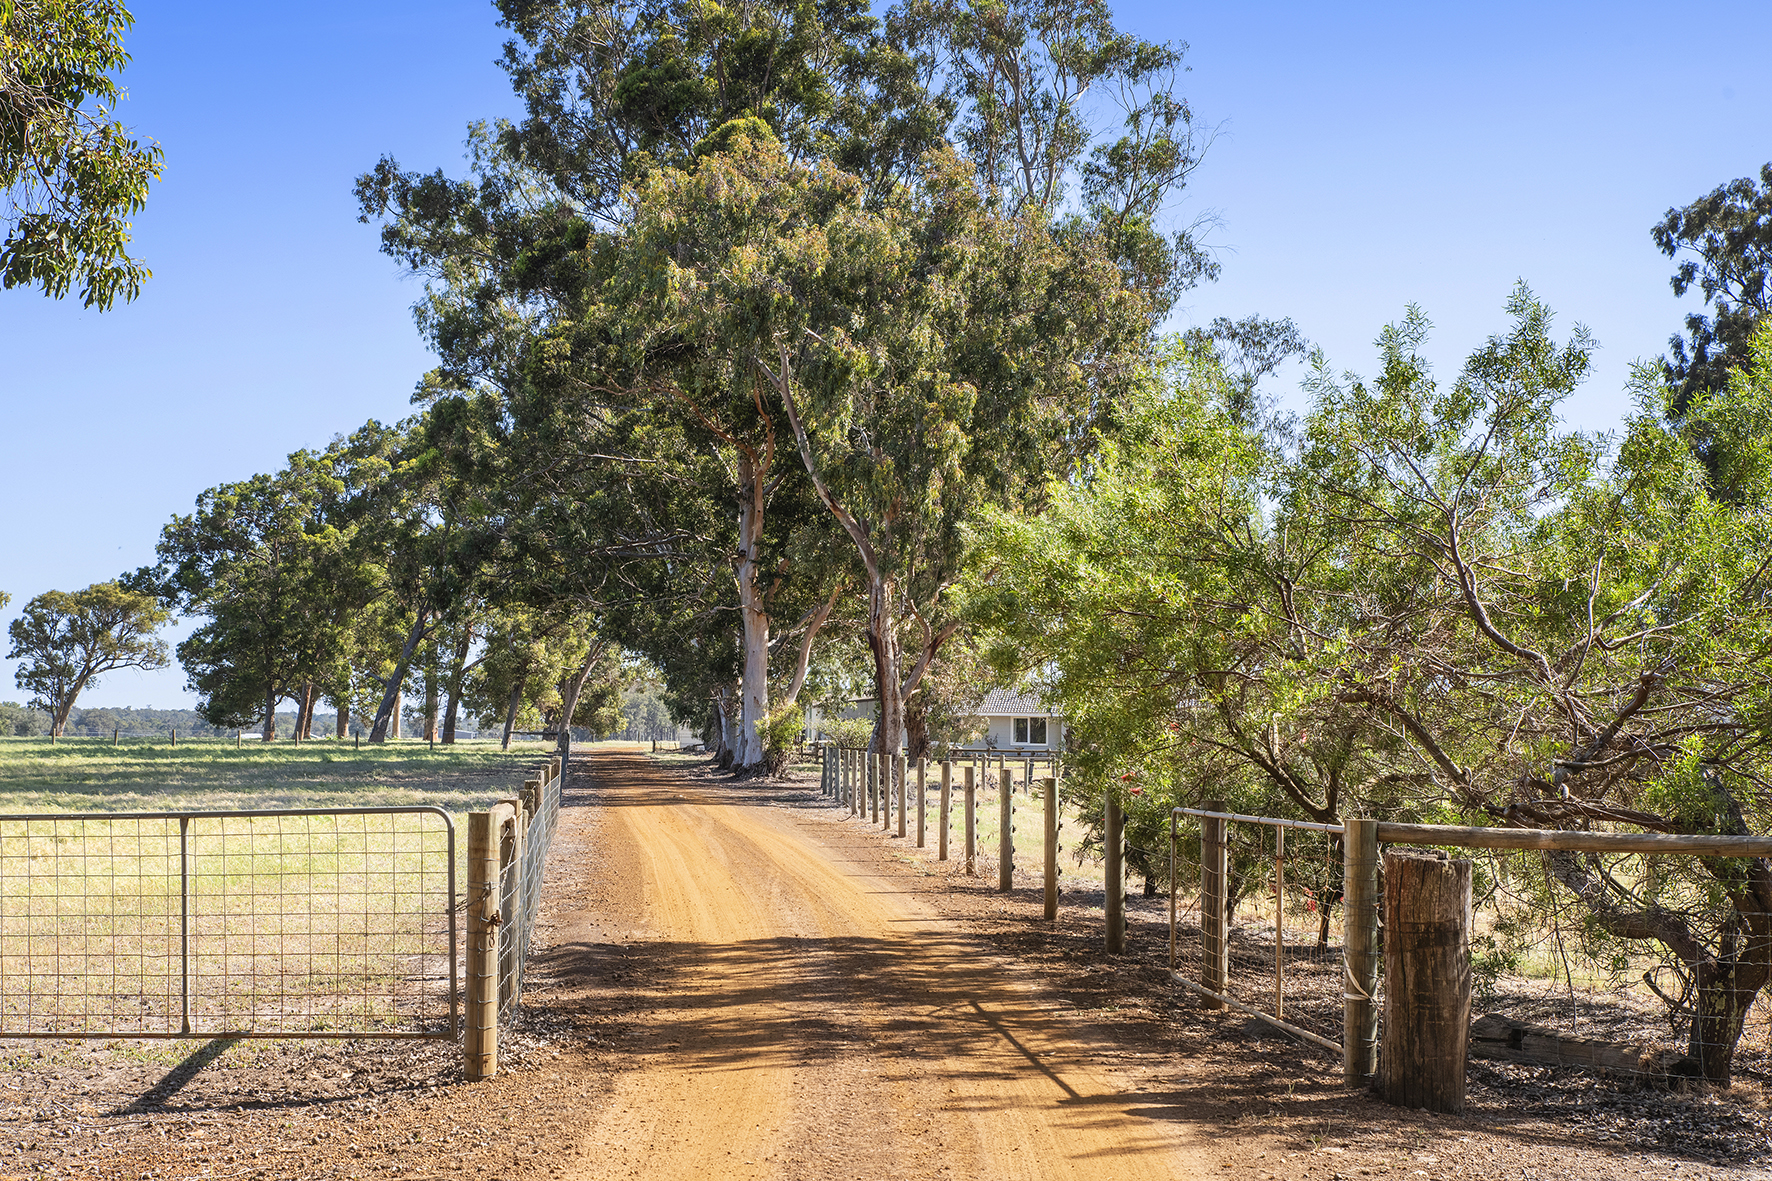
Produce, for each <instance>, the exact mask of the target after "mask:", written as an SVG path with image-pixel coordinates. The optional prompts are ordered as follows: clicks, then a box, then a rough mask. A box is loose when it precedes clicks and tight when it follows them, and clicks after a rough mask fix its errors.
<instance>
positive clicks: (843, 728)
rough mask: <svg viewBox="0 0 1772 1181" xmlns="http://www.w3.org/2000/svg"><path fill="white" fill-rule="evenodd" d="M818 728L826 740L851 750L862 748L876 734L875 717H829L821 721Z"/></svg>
mask: <svg viewBox="0 0 1772 1181" xmlns="http://www.w3.org/2000/svg"><path fill="white" fill-rule="evenodd" d="M818 728H819V732H820V733H821V734H823V735H824V737H825V738H826V740H828V741H830V742H834V743H836V744H837V745H838V746H842V747H847V748H849V749H851V750H861V749H862V748H864V747H866V746H867V744H868V742H869V741H870V740H871V739H872V738H873V736H874V719H872V718H829V719H827V720H825V721H823V722H820V723H819V727H818Z"/></svg>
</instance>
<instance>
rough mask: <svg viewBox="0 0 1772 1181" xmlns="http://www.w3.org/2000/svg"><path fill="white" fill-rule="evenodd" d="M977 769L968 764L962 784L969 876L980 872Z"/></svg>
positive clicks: (961, 801)
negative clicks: (975, 772)
mask: <svg viewBox="0 0 1772 1181" xmlns="http://www.w3.org/2000/svg"><path fill="white" fill-rule="evenodd" d="M976 770H977V768H976V767H971V766H968V767H967V768H966V774H965V776H964V780H963V782H962V783H961V785H960V794H961V800H960V807H961V809H962V810H964V811H965V813H966V876H967V877H974V876H976V875H977V873H978V863H977V858H978V790H977V788H976V786H975V782H976V781H975V778H974V776H973V772H974V771H976Z"/></svg>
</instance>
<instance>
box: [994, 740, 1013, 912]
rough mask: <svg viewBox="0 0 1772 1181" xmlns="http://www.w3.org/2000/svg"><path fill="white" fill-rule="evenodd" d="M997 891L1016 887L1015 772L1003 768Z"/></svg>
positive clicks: (1000, 785)
mask: <svg viewBox="0 0 1772 1181" xmlns="http://www.w3.org/2000/svg"><path fill="white" fill-rule="evenodd" d="M997 823H998V825H999V827H998V829H997V891H998V893H1002V894H1007V893H1009V891H1011V890H1013V889H1015V772H1013V771H1011V770H1010V769H1009V768H1008V767H1007V766H1005V767H1004V768H1003V771H1002V778H1001V779H1000V780H999V787H998V792H997Z"/></svg>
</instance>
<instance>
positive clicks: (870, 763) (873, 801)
mask: <svg viewBox="0 0 1772 1181" xmlns="http://www.w3.org/2000/svg"><path fill="white" fill-rule="evenodd" d="M867 777H868V807H869V808H871V809H873V817H872V819H871V820H870V821H869V823H870V824H878V823H880V753H879V752H878V751H872V750H870V751H868V752H867Z"/></svg>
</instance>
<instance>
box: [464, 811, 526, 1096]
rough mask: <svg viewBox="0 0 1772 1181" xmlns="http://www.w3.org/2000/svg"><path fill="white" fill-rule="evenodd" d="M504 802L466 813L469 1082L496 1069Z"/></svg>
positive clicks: (466, 1040)
mask: <svg viewBox="0 0 1772 1181" xmlns="http://www.w3.org/2000/svg"><path fill="white" fill-rule="evenodd" d="M512 812H513V810H512V809H511V806H510V805H509V804H499V805H496V806H494V807H493V808H492V810H491V811H488V812H470V813H468V895H467V912H468V913H467V920H468V922H467V928H468V929H467V965H466V968H467V972H466V977H467V978H466V981H465V983H466V985H467V1004H466V1006H465V1012H464V1013H463V1018H464V1021H465V1024H464V1026H463V1029H462V1059H463V1069H464V1072H465V1073H466V1075H467V1077H468V1080H469V1081H470V1082H478V1081H480V1080H482V1079H489V1078H491V1077H492V1076H493V1075H494V1074H497V1073H498V984H499V981H498V968H499V963H498V942H499V940H498V929H499V926H500V924H501V922H502V921H503V916H501V915H500V914H499V913H498V905H499V888H498V887H499V881H498V877H499V872H498V871H499V843H500V830H501V829H502V827H503V822H504V821H506V820H507V819H509V818H511V816H512Z"/></svg>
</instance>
